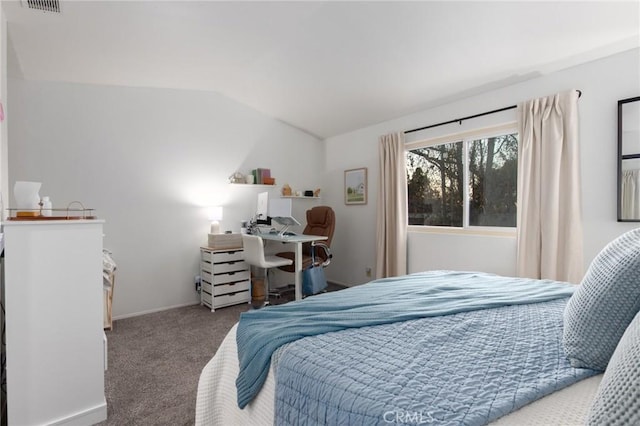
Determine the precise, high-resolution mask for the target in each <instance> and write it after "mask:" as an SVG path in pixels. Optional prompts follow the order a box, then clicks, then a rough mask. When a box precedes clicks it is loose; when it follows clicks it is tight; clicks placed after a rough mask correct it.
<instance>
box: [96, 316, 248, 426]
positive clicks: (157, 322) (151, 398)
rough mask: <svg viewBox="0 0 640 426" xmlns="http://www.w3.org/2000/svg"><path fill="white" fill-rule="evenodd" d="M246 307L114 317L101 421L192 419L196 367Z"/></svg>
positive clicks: (186, 421) (142, 422)
mask: <svg viewBox="0 0 640 426" xmlns="http://www.w3.org/2000/svg"><path fill="white" fill-rule="evenodd" d="M248 309H250V305H248V304H242V305H236V306H230V307H227V308H222V309H217V310H216V311H215V312H213V313H212V312H211V311H209V310H208V309H207V308H205V307H203V306H200V305H194V306H188V307H185V308H177V309H171V310H167V311H163V312H158V313H154V314H148V315H142V316H139V317H134V318H126V319H121V320H118V321H114V327H113V331H107V332H106V334H107V339H108V342H109V346H108V347H109V353H108V357H109V369H108V370H107V372H106V375H105V390H106V392H105V393H106V396H107V406H108V408H107V420H106V421H105V422H102V423H100V424H101V425H109V426H111V425H172V426H178V425H192V424H193V423H194V420H195V406H196V390H197V386H198V378H199V376H200V371H201V370H202V368H203V367H204V366H205V364H206V363H207V362H208V361H209V360H210V359H211V357H213V355H214V354H215V351H216V350H217V348H218V346H219V345H220V343H221V342H222V339H223V338H224V336H225V335H226V334H227V332H228V331H229V330H230V329H231V327H232V326H233V324H235V323H236V322H237V321H238V319H239V317H240V313H241V312H244V311H246V310H248Z"/></svg>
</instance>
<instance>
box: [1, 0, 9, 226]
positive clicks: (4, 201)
mask: <svg viewBox="0 0 640 426" xmlns="http://www.w3.org/2000/svg"><path fill="white" fill-rule="evenodd" d="M0 102H2V106H3V107H4V112H5V117H7V113H8V111H7V22H6V19H5V17H4V10H3V8H2V6H1V5H0ZM7 139H8V138H7V125H6V121H5V122H1V123H0V207H2V206H4V207H7V205H8V203H9V197H8V196H9V189H8V188H9V168H8V155H7ZM4 215H5V211H4V208H0V220H2V219H3V218H4V217H5V216H4Z"/></svg>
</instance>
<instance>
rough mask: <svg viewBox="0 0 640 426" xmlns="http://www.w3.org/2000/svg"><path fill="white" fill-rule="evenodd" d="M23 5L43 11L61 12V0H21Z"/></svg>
mask: <svg viewBox="0 0 640 426" xmlns="http://www.w3.org/2000/svg"><path fill="white" fill-rule="evenodd" d="M20 2H21V3H22V6H23V7H26V8H29V9H33V10H41V11H43V12H53V13H60V1H59V0H20Z"/></svg>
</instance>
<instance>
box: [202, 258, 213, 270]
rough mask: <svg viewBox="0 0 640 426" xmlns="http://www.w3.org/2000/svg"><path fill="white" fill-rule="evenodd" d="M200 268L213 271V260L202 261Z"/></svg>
mask: <svg viewBox="0 0 640 426" xmlns="http://www.w3.org/2000/svg"><path fill="white" fill-rule="evenodd" d="M200 270H201V271H207V272H211V262H205V261H204V260H203V261H202V262H200Z"/></svg>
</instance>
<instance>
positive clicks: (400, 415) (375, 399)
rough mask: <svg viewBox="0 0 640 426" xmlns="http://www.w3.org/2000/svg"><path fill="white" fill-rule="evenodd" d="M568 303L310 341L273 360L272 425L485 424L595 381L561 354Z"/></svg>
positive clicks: (290, 347) (384, 327) (465, 315)
mask: <svg viewBox="0 0 640 426" xmlns="http://www.w3.org/2000/svg"><path fill="white" fill-rule="evenodd" d="M566 302H567V298H564V299H559V300H553V301H549V302H541V303H534V304H528V305H520V306H515V305H514V306H504V307H500V308H494V309H487V310H479V311H471V312H463V313H459V314H455V315H447V316H441V317H432V318H421V319H417V320H411V321H406V322H396V323H393V324H385V325H379V326H371V327H364V328H360V329H357V330H356V329H349V330H343V331H339V332H335V333H327V334H322V335H318V336H313V337H308V338H305V339H301V340H298V341H296V342H293V343H290V344H288V345H286V346H283V347H282V348H281V349H279V350H278V351H276V353H275V354H274V357H273V359H274V368H275V373H276V374H275V377H276V404H275V415H276V418H275V424H278V425H293V424H298V425H306V426H311V425H339V424H344V425H387V424H390V423H393V424H438V425H483V424H486V423H488V422H491V421H493V420H495V419H497V418H499V417H501V416H503V415H505V414H508V413H510V412H511V411H513V410H516V409H518V408H520V407H521V406H523V405H525V404H527V403H529V402H531V401H533V400H535V399H538V398H540V397H542V396H544V395H546V394H548V393H551V392H553V391H556V390H558V389H560V388H562V387H565V386H568V385H569V384H571V383H574V382H576V381H578V380H581V379H583V378H586V377H589V376H591V375H593V374H596V372H595V371H593V370H587V369H577V368H573V367H571V365H570V364H569V361H568V360H567V358H566V356H565V353H564V350H563V346H562V325H563V321H562V315H563V312H564V308H565V305H566Z"/></svg>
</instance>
